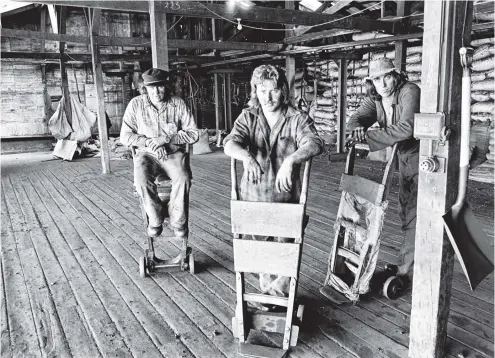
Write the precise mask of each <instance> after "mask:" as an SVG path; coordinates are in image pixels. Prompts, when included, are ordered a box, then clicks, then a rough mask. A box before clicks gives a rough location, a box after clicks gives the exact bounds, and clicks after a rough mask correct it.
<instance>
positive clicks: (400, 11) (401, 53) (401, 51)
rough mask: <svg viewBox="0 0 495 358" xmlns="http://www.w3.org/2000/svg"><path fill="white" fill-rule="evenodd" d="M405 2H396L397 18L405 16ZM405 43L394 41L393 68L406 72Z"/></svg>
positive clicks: (404, 41) (403, 41)
mask: <svg viewBox="0 0 495 358" xmlns="http://www.w3.org/2000/svg"><path fill="white" fill-rule="evenodd" d="M407 5H408V3H407V1H397V16H405V15H406V11H407V10H406V7H407ZM406 49H407V41H406V40H402V41H395V67H396V68H397V69H399V70H400V71H405V70H406Z"/></svg>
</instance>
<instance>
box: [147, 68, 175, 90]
mask: <svg viewBox="0 0 495 358" xmlns="http://www.w3.org/2000/svg"><path fill="white" fill-rule="evenodd" d="M168 76H169V72H168V71H165V70H160V69H159V68H150V69H149V70H146V71H144V72H143V75H142V77H143V84H144V85H145V86H159V85H166V84H167V83H168V82H167V80H168Z"/></svg>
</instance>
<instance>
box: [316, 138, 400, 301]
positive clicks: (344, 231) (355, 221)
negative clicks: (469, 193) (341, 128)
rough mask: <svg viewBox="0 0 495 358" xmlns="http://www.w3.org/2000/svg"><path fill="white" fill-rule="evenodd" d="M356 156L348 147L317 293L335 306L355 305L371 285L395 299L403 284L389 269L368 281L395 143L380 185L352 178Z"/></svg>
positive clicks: (375, 254)
mask: <svg viewBox="0 0 495 358" xmlns="http://www.w3.org/2000/svg"><path fill="white" fill-rule="evenodd" d="M355 153H356V149H355V147H354V146H351V147H350V149H349V154H348V155H347V162H346V166H345V172H344V174H343V175H342V179H341V181H340V188H341V189H342V196H341V200H340V204H339V210H338V212H337V219H336V222H335V226H334V228H335V237H334V242H333V247H332V251H331V252H330V256H329V260H328V272H327V276H326V278H325V283H324V285H323V286H322V287H321V288H320V293H321V294H322V295H324V296H325V297H327V298H328V299H329V300H331V301H332V302H334V303H336V304H341V303H345V302H349V300H350V301H352V302H354V303H355V302H357V301H358V300H359V296H360V295H363V294H366V293H368V292H369V290H370V283H372V284H376V285H377V286H381V287H380V291H381V292H382V294H383V295H384V296H385V297H387V298H390V299H395V298H397V297H398V296H399V295H400V294H401V293H402V289H403V282H402V281H401V279H400V278H399V277H397V276H396V273H397V271H396V269H395V270H394V269H393V268H392V266H389V267H388V268H387V267H386V269H385V270H384V271H383V272H381V273H379V274H377V275H376V279H373V282H372V280H371V279H372V277H373V275H374V274H375V272H374V271H375V268H376V262H377V259H378V252H379V247H380V234H381V231H382V227H383V220H384V218H385V212H386V209H387V206H388V201H387V195H388V192H389V189H390V185H391V181H392V176H393V175H392V174H393V166H394V162H395V157H396V154H397V144H395V145H394V146H393V148H392V154H391V157H390V159H389V160H388V163H387V165H386V168H385V173H384V175H383V179H382V181H381V183H377V182H375V181H372V180H369V179H366V178H363V177H359V176H357V175H353V171H354V160H355V155H356V154H355Z"/></svg>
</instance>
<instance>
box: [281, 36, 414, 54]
mask: <svg viewBox="0 0 495 358" xmlns="http://www.w3.org/2000/svg"><path fill="white" fill-rule="evenodd" d="M422 36H423V34H422V33H414V34H403V35H394V36H388V37H380V38H376V39H369V40H361V41H350V42H341V43H338V44H334V45H323V46H315V47H312V48H311V49H309V50H308V49H307V48H303V49H294V50H285V51H281V52H280V53H281V54H283V55H286V54H296V53H307V52H318V51H323V50H327V51H330V50H337V49H343V48H347V47H355V46H360V45H371V44H379V43H387V42H394V41H399V40H409V39H420V38H421V37H422Z"/></svg>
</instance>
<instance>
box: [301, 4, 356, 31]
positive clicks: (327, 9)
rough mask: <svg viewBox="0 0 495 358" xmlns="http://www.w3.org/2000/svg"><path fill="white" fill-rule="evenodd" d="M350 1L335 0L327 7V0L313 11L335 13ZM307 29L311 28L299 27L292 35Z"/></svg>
mask: <svg viewBox="0 0 495 358" xmlns="http://www.w3.org/2000/svg"><path fill="white" fill-rule="evenodd" d="M351 2H352V0H340V1H337V2H336V3H335V4H334V5H332V6H330V7H328V5H329V4H330V2H329V1H326V2H324V3H323V4H322V5H321V6H320V7H319V8H318V9H316V10H315V11H314V12H315V13H324V14H330V15H331V14H335V13H336V12H338V11H340V10H342V9H343V8H344V7H346V6H348V5H349V4H350V3H351ZM309 30H311V28H307V27H306V28H305V27H303V28H299V29H296V30H295V31H294V35H296V36H300V35H303V34H305V33H306V32H308V31H309Z"/></svg>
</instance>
